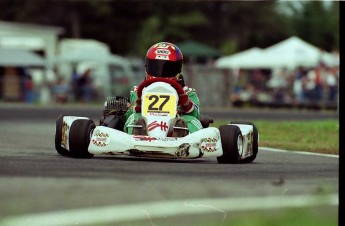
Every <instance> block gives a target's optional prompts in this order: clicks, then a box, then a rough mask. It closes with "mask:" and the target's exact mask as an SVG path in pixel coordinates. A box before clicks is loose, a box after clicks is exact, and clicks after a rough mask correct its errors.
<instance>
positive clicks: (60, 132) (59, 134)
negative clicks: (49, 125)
mask: <svg viewBox="0 0 345 226" xmlns="http://www.w3.org/2000/svg"><path fill="white" fill-rule="evenodd" d="M63 117H64V115H59V117H58V118H57V119H56V126H55V149H56V151H57V153H59V154H60V155H63V156H69V155H70V153H69V151H68V150H67V149H65V148H63V147H62V146H61V143H62V140H63V139H65V136H66V134H65V131H66V130H65V129H64V124H63ZM65 126H66V125H65Z"/></svg>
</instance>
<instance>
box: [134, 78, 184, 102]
mask: <svg viewBox="0 0 345 226" xmlns="http://www.w3.org/2000/svg"><path fill="white" fill-rule="evenodd" d="M155 82H165V83H169V84H170V85H171V86H172V87H173V88H174V89H175V90H176V92H177V94H178V95H183V94H184V90H183V88H182V86H181V85H180V84H178V83H177V82H176V81H174V80H171V79H168V78H160V77H158V78H152V79H149V80H145V81H143V82H142V83H141V84H140V85H139V86H138V90H137V93H138V97H139V98H140V97H141V94H142V92H143V89H144V88H145V87H147V86H149V85H151V84H152V83H155Z"/></svg>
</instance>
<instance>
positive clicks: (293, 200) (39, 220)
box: [0, 194, 339, 226]
mask: <svg viewBox="0 0 345 226" xmlns="http://www.w3.org/2000/svg"><path fill="white" fill-rule="evenodd" d="M187 203H188V205H187ZM321 205H339V197H338V194H333V195H328V196H306V195H295V196H271V197H246V198H215V199H194V200H193V199H192V200H172V201H169V202H168V201H163V202H147V203H138V204H129V205H121V204H118V205H115V206H105V207H94V208H85V209H75V210H69V211H68V210H66V211H56V212H46V213H38V214H28V215H21V216H13V217H7V218H5V219H3V220H1V221H0V225H2V226H22V225H35V226H41V225H42V226H59V225H95V224H107V223H108V224H110V223H114V222H124V221H134V220H147V218H148V216H149V219H152V218H155V217H170V216H181V215H190V214H203V213H212V212H215V211H217V212H222V213H226V212H236V211H250V210H260V209H272V208H274V209H277V208H287V207H308V206H321ZM197 207H200V208H197ZM223 220H224V219H223ZM150 221H151V220H150ZM222 222H223V221H222ZM151 223H152V225H153V222H152V221H151Z"/></svg>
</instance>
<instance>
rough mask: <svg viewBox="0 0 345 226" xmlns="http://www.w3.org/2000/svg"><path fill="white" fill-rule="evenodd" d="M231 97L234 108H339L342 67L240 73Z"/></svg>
mask: <svg viewBox="0 0 345 226" xmlns="http://www.w3.org/2000/svg"><path fill="white" fill-rule="evenodd" d="M236 80H237V81H236V82H235V86H234V89H233V92H232V94H231V101H232V103H233V105H235V106H242V105H243V104H244V103H249V104H253V105H266V106H279V107H282V106H288V107H326V108H336V107H337V103H338V91H339V85H338V84H339V67H326V66H325V65H323V64H320V65H319V66H317V67H315V68H303V67H298V68H296V69H295V70H288V69H285V68H280V69H276V70H261V69H256V70H240V71H239V73H238V74H237V79H236Z"/></svg>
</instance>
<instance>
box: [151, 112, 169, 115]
mask: <svg viewBox="0 0 345 226" xmlns="http://www.w3.org/2000/svg"><path fill="white" fill-rule="evenodd" d="M147 114H148V115H149V116H169V113H165V112H163V113H161V112H148V113H147Z"/></svg>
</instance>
